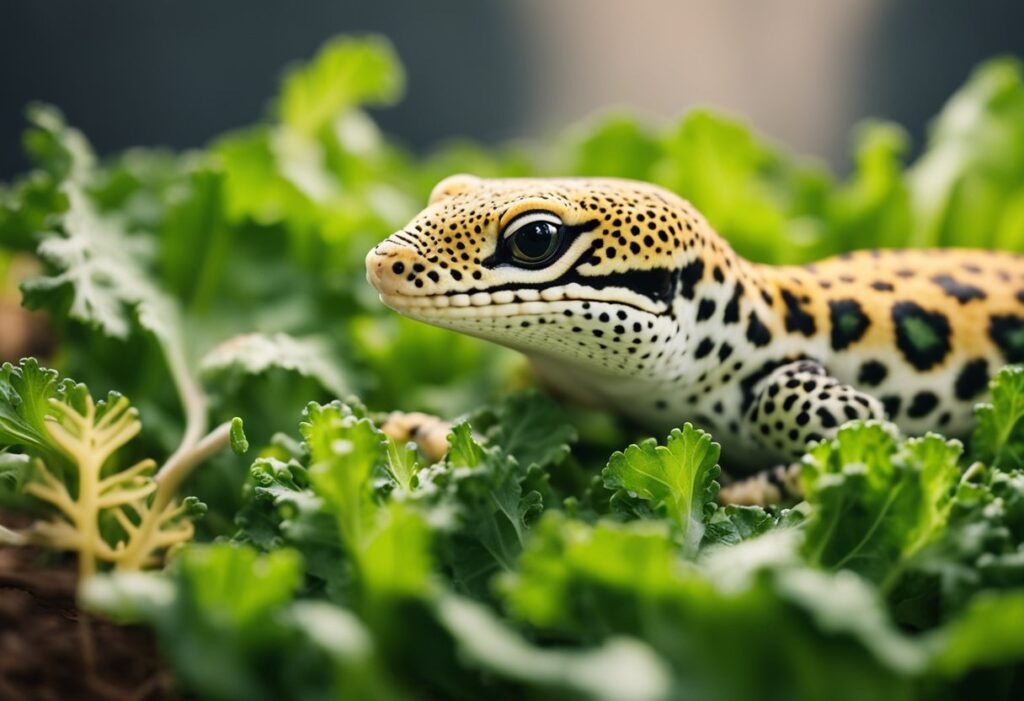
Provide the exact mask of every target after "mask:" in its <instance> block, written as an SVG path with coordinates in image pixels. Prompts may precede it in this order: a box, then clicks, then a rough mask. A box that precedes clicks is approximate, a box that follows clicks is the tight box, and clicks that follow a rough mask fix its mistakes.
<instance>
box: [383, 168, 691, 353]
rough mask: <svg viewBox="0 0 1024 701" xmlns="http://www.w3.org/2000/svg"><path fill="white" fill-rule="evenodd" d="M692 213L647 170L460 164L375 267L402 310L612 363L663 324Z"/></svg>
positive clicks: (512, 342)
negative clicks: (567, 173)
mask: <svg viewBox="0 0 1024 701" xmlns="http://www.w3.org/2000/svg"><path fill="white" fill-rule="evenodd" d="M697 219H699V215H698V214H696V212H695V211H694V210H693V208H692V207H691V206H690V205H689V204H688V203H686V202H684V201H683V200H681V199H680V198H678V197H677V196H675V195H673V194H671V193H669V192H667V191H665V190H662V189H661V188H658V187H655V186H653V185H648V184H646V183H640V182H633V181H626V180H614V179H481V178H476V177H473V176H468V175H456V176H452V177H450V178H447V179H445V180H443V181H441V182H440V183H439V184H438V185H437V186H436V187H435V188H434V191H433V193H432V194H431V196H430V201H429V203H428V205H427V207H426V208H425V209H424V210H423V211H422V212H420V213H419V214H418V215H417V216H416V217H415V218H414V219H413V220H412V221H411V222H409V224H408V226H406V227H405V228H404V229H402V230H401V231H397V232H395V233H394V234H392V235H391V236H389V237H388V238H387V239H386V240H385V241H383V242H381V243H380V244H378V245H377V246H376V247H374V249H373V250H372V251H370V253H369V254H368V255H367V257H366V270H367V277H368V279H369V281H370V283H371V284H372V285H373V286H374V287H375V288H376V289H377V291H378V292H379V293H380V298H381V301H382V302H383V303H384V304H386V305H387V306H389V307H391V308H392V309H394V310H395V311H397V312H399V313H401V314H403V315H405V316H408V317H411V318H413V319H417V320H420V321H424V322H427V323H430V324H434V325H436V326H442V327H446V328H450V329H454V330H457V331H460V332H462V333H467V334H471V335H474V336H478V337H481V338H485V339H488V340H490V341H494V342H497V343H500V344H502V345H505V346H509V347H511V348H515V349H516V350H520V351H523V352H525V353H527V354H528V355H535V356H548V357H555V358H563V359H568V360H571V361H573V362H576V363H583V364H590V365H597V366H600V367H603V368H605V369H607V370H608V371H610V372H613V373H614V372H617V371H621V370H627V369H630V368H635V367H636V366H637V365H642V364H643V363H642V362H641V358H643V357H644V356H645V355H647V354H648V353H650V352H651V348H652V347H653V346H654V345H655V344H656V343H657V341H658V339H657V337H658V335H659V334H664V333H666V329H665V324H666V323H667V322H666V319H668V318H669V317H671V314H672V309H673V306H672V305H673V298H674V297H675V288H676V286H677V284H678V277H679V276H678V268H679V265H680V263H681V262H682V261H683V260H684V259H685V256H686V250H687V248H688V247H689V246H691V245H692V244H693V240H694V237H695V236H699V235H700V234H698V233H696V229H697V226H696V222H697ZM648 359H649V358H645V360H648Z"/></svg>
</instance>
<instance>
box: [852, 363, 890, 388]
mask: <svg viewBox="0 0 1024 701" xmlns="http://www.w3.org/2000/svg"><path fill="white" fill-rule="evenodd" d="M888 374H889V369H888V368H886V367H885V365H883V364H882V363H880V362H878V361H877V360H868V361H866V362H865V363H864V364H863V365H861V366H860V372H859V373H858V374H857V382H859V383H860V384H862V385H867V386H868V387H877V386H878V385H880V384H882V382H883V381H884V380H885V378H886V376H888Z"/></svg>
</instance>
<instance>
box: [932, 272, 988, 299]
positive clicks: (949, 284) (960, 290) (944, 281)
mask: <svg viewBox="0 0 1024 701" xmlns="http://www.w3.org/2000/svg"><path fill="white" fill-rule="evenodd" d="M931 281H932V282H934V283H935V284H936V285H938V286H939V287H941V288H942V289H943V291H944V292H945V293H946V294H948V295H949V296H950V297H952V298H954V299H955V300H956V301H958V302H960V304H967V303H968V302H970V301H971V300H972V299H985V297H986V296H987V295H986V294H985V293H984V292H983V291H982V290H981V288H978V287H975V286H974V285H968V284H965V283H962V282H958V281H957V280H956V279H955V278H953V277H952V276H950V275H936V276H934V277H933V278H931Z"/></svg>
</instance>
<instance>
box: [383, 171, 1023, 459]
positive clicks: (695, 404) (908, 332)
mask: <svg viewBox="0 0 1024 701" xmlns="http://www.w3.org/2000/svg"><path fill="white" fill-rule="evenodd" d="M366 265H367V275H368V278H369V280H370V282H371V284H373V286H374V287H375V288H376V289H377V290H378V292H379V293H380V298H381V300H382V301H383V302H384V304H386V305H388V306H389V307H391V308H392V309H394V310H396V311H398V312H399V313H401V314H404V315H405V316H408V317H411V318H413V319H418V320H420V321H424V322H427V323H430V324H434V325H436V326H441V327H445V328H450V329H453V330H456V331H460V332H462V333H466V334H471V335H474V336H478V337H480V338H484V339H487V340H490V341H493V342H496V343H500V344H502V345H505V346H508V347H510V348H514V349H516V350H518V351H521V352H522V353H524V354H525V355H527V356H528V357H529V359H530V360H531V361H532V363H533V365H534V367H535V368H536V371H537V373H538V375H539V376H540V378H541V379H542V381H543V382H544V383H545V384H547V385H548V386H550V387H551V388H553V389H554V390H556V391H557V392H559V393H560V394H562V395H565V396H568V397H570V398H572V399H575V400H577V401H580V402H584V403H587V404H590V405H596V406H600V407H604V408H607V409H609V410H612V411H615V412H617V413H619V414H622V415H624V416H626V417H628V418H630V419H632V420H633V421H635V422H637V423H639V424H641V425H643V426H645V427H647V428H648V429H649V430H651V431H657V432H662V431H665V430H666V429H668V428H670V427H672V426H678V425H679V424H681V423H682V422H683V421H693V422H694V423H696V424H698V425H700V426H703V427H705V428H707V429H708V430H709V431H711V432H712V433H713V435H715V437H716V438H717V439H719V440H720V441H721V442H722V444H723V446H725V454H724V455H723V460H724V461H725V462H726V464H727V465H729V466H731V467H733V468H734V469H736V468H759V467H764V466H766V465H769V464H772V463H773V462H777V461H779V460H788V459H792V458H793V456H795V455H798V454H799V453H800V452H801V451H802V450H803V448H804V447H805V445H806V443H807V442H808V441H811V440H816V439H820V438H822V437H823V436H827V435H829V434H830V433H832V432H833V431H834V430H835V428H836V426H838V425H839V424H841V423H843V422H844V421H846V420H849V419H854V418H881V417H882V416H883V415H884V416H887V417H888V418H889V419H890V420H892V421H894V422H895V423H896V424H897V425H899V426H900V428H901V429H902V430H904V431H906V432H908V433H921V432H923V431H926V430H929V429H939V430H942V431H944V432H945V433H947V434H950V435H962V434H964V433H965V432H967V431H969V430H970V426H971V408H972V406H973V405H974V403H976V402H977V401H979V400H981V399H982V398H983V397H984V395H985V392H986V390H987V382H988V379H989V377H990V376H991V374H992V373H994V372H995V371H996V370H998V368H999V367H1000V366H1002V365H1004V364H1006V363H1014V362H1022V361H1024V259H1022V258H1021V257H1020V256H1018V255H1016V254H1010V253H997V252H989V251H980V250H954V249H946V250H919V251H910V250H907V251H895V250H893V251H865V252H858V253H854V254H849V255H843V256H838V257H835V258H830V259H828V260H824V261H821V262H819V263H815V264H813V265H806V266H802V267H774V266H764V265H756V264H752V263H750V262H748V261H746V260H744V259H743V258H742V257H740V256H739V255H737V254H736V253H735V252H734V251H733V250H732V249H731V248H730V247H729V245H728V244H727V243H726V242H725V241H724V240H723V239H722V238H721V237H719V236H718V235H717V234H716V233H715V232H714V231H713V230H712V229H711V227H710V226H709V225H708V223H707V221H706V220H705V219H704V217H703V216H702V215H701V214H700V213H699V212H698V211H697V210H696V208H694V207H693V205H691V204H690V203H689V202H686V201H685V200H683V199H681V198H680V197H678V196H676V195H675V194H673V193H670V192H668V191H666V190H664V189H662V188H659V187H656V186H654V185H650V184H646V183H641V182H633V181H626V180H616V179H505V180H485V179H478V178H474V177H472V176H453V177H451V178H448V179H446V180H444V181H442V182H441V183H440V184H439V185H438V186H437V187H436V188H435V190H434V193H433V194H432V195H431V198H430V203H429V205H428V206H427V208H426V209H424V210H423V211H422V212H421V213H420V214H419V215H417V216H416V217H415V218H414V219H413V220H412V221H411V222H410V223H409V225H408V226H407V227H406V228H405V229H403V230H401V231H398V232H396V233H395V234H393V235H392V236H390V237H388V239H387V240H385V241H384V242H382V243H381V244H379V245H378V246H376V247H375V248H374V249H373V250H372V251H371V252H370V253H369V255H368V256H367V259H366Z"/></svg>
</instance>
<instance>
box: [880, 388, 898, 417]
mask: <svg viewBox="0 0 1024 701" xmlns="http://www.w3.org/2000/svg"><path fill="white" fill-rule="evenodd" d="M881 402H882V408H883V409H885V415H886V416H888V417H889V419H891V420H895V419H896V415H897V414H899V413H900V405H901V404H903V400H902V399H900V398H899V396H897V395H895V394H887V395H885V396H884V397H881Z"/></svg>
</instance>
